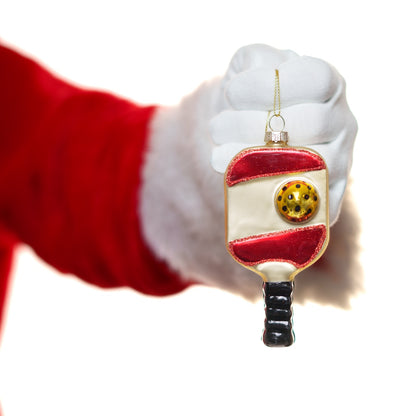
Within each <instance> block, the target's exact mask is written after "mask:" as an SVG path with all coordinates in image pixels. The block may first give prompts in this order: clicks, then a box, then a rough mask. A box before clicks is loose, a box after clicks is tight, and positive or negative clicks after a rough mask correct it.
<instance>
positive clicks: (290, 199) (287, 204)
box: [275, 180, 319, 222]
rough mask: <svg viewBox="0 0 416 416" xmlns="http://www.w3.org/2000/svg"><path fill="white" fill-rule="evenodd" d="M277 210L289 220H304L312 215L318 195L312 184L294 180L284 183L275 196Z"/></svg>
mask: <svg viewBox="0 0 416 416" xmlns="http://www.w3.org/2000/svg"><path fill="white" fill-rule="evenodd" d="M275 204H276V209H277V211H278V212H279V213H280V214H281V215H282V216H283V218H285V219H286V220H288V221H290V222H304V221H307V220H309V219H310V218H312V217H313V216H314V214H315V213H316V210H317V209H318V205H319V196H318V193H317V192H316V190H315V188H314V187H313V185H312V184H310V183H307V182H304V181H300V180H295V181H291V182H288V183H286V184H284V185H283V186H282V187H281V188H280V190H279V191H278V192H277V194H276V196H275Z"/></svg>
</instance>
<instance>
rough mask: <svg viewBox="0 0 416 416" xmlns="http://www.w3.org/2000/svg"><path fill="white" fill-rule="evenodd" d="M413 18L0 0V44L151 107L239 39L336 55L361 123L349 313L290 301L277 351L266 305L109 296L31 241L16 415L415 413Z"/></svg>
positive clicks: (205, 293) (349, 6)
mask: <svg viewBox="0 0 416 416" xmlns="http://www.w3.org/2000/svg"><path fill="white" fill-rule="evenodd" d="M413 15H414V13H413V11H412V9H411V2H407V1H401V0H398V1H396V2H394V3H392V2H387V1H366V2H365V1H362V0H361V1H355V0H350V1H340V2H336V1H323V0H316V1H313V2H312V1H308V0H299V1H296V2H290V1H277V0H275V1H268V0H256V1H253V2H243V1H226V0H221V1H220V0H211V1H210V2H201V1H190V0H189V1H185V0H183V1H167V0H165V1H163V0H159V1H157V0H156V1H148V2H139V1H128V0H118V1H117V2H116V1H105V0H101V1H98V0H71V1H52V0H36V1H33V0H32V1H29V0H26V1H24V0H2V1H1V3H0V38H1V39H2V40H3V41H5V42H8V43H9V44H12V45H15V46H16V47H18V48H19V49H21V50H23V51H26V52H27V53H29V54H30V55H32V56H34V57H36V59H38V60H40V61H41V62H43V63H44V64H45V65H46V66H48V67H49V68H50V69H52V70H53V71H55V72H56V73H58V74H60V75H61V76H63V77H65V78H67V79H69V80H71V82H75V83H78V84H82V85H86V86H91V87H97V88H100V89H105V90H109V91H113V92H115V93H117V94H119V95H123V96H126V97H129V98H131V99H134V100H135V101H138V102H141V103H161V104H172V103H176V102H177V101H179V99H180V98H181V97H182V96H183V95H185V94H187V93H188V92H190V91H192V90H193V89H194V88H195V87H196V86H197V85H198V84H200V82H202V81H203V80H204V79H207V78H211V77H212V76H215V75H218V74H222V73H223V72H224V71H225V70H226V67H227V64H228V62H229V60H230V58H231V56H232V54H233V53H234V52H235V50H236V49H237V48H239V47H240V46H243V45H245V44H250V43H259V42H261V43H267V44H270V45H272V46H275V47H278V48H289V49H293V50H295V51H296V52H298V53H300V54H307V55H312V56H316V57H319V58H322V59H325V60H327V61H329V62H330V63H332V64H333V65H334V66H335V67H337V68H338V70H339V71H340V72H341V74H342V75H343V76H344V77H345V78H346V80H347V94H348V99H349V103H350V106H351V108H352V110H353V112H354V114H355V115H356V117H357V119H358V123H359V128H360V130H359V135H358V139H357V146H356V151H355V164H354V168H353V172H352V176H353V178H354V184H353V191H354V196H355V200H356V203H357V209H358V210H359V213H360V216H361V218H362V228H363V234H362V239H361V244H362V246H363V251H362V256H361V260H362V264H363V267H364V276H365V278H364V282H363V284H364V291H363V292H362V293H361V294H360V295H357V296H356V297H355V298H354V299H352V302H351V305H352V306H351V309H350V310H343V309H337V308H334V307H330V306H323V305H319V304H316V303H312V302H309V303H307V304H305V305H297V304H295V305H294V307H295V331H296V334H297V341H296V343H295V345H294V346H293V347H291V348H287V349H277V350H276V349H268V348H266V347H264V346H263V344H262V342H261V341H260V336H261V331H262V326H263V322H262V320H263V310H262V304H261V303H257V304H251V303H248V302H246V301H244V300H242V299H241V298H239V297H236V296H233V295H230V294H228V293H225V292H221V291H219V290H215V289H208V288H202V287H199V288H193V289H191V290H188V291H186V292H185V293H182V294H180V295H177V296H172V297H167V298H163V299H155V298H151V297H146V296H142V295H140V294H137V293H134V292H133V291H130V290H113V291H103V290H99V289H96V288H94V287H91V286H88V285H85V284H83V283H82V282H80V281H78V280H77V279H74V278H71V277H66V276H61V275H58V274H57V273H56V272H55V271H54V270H52V269H51V268H49V267H48V266H47V265H45V264H44V263H42V262H40V261H39V260H38V259H37V258H36V257H34V255H33V254H32V252H31V251H30V250H29V249H27V248H22V249H21V250H20V252H19V256H18V261H17V264H16V268H15V273H14V281H13V288H12V289H13V290H12V296H11V298H10V304H9V313H8V319H7V324H6V328H5V331H4V336H3V341H2V345H1V349H0V400H1V402H2V406H3V410H4V413H5V416H23V415H29V414H30V415H41V416H57V415H59V416H66V415H68V416H69V415H71V416H74V415H76V416H91V415H101V416H105V415H115V414H116V415H120V416H131V415H146V416H148V415H163V414H182V415H211V414H218V415H236V414H273V415H274V414H276V415H277V414H286V413H287V414H293V415H304V414H308V415H331V416H332V415H351V414H356V415H364V414H377V415H383V414H397V415H414V414H415V413H416V406H415V403H414V398H413V394H414V385H413V384H414V383H413V378H414V372H415V371H416V368H415V359H414V351H415V347H416V342H415V336H414V334H413V328H414V321H413V319H414V318H413V317H414V306H413V305H414V304H415V302H414V298H415V296H416V291H415V289H416V283H415V278H416V274H415V271H414V269H413V268H412V267H411V265H410V262H411V261H412V256H414V254H413V253H414V248H413V247H412V245H413V244H414V243H413V238H412V236H413V234H414V232H415V229H414V219H413V218H414V211H415V208H416V204H415V202H416V201H415V191H414V189H415V187H414V185H413V182H414V176H413V165H414V156H413V150H414V149H413V147H414V146H413V141H414V130H413V127H414V121H413V120H414V117H413V107H414V97H415V92H416V91H415V87H414V85H415V82H414V80H415V75H414V74H415V69H416V68H415V63H414V56H413V54H414V47H413V42H414V39H415V34H416V33H415V32H416V31H415V29H413V27H414V21H413ZM0 93H1V91H0ZM299 278H301V277H299ZM161 328H163V331H161Z"/></svg>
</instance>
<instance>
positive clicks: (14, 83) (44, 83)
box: [0, 45, 188, 299]
mask: <svg viewBox="0 0 416 416" xmlns="http://www.w3.org/2000/svg"><path fill="white" fill-rule="evenodd" d="M153 112H154V107H140V106H138V105H136V104H133V103H131V102H128V101H126V100H123V99H120V98H116V97H114V96H112V95H110V94H106V93H102V92H96V91H87V90H83V89H80V88H76V87H73V86H71V85H69V84H68V83H66V82H63V81H61V80H59V79H57V78H55V77H54V76H52V75H51V74H50V73H48V72H47V71H45V70H44V69H43V68H42V67H40V66H39V65H38V64H36V63H35V62H33V61H31V60H30V59H27V58H25V57H22V56H21V55H19V54H17V53H16V52H14V51H12V50H10V49H7V48H5V47H2V46H1V45H0V229H1V227H4V228H5V229H6V230H7V231H8V232H10V233H12V234H13V235H14V236H15V237H16V239H18V240H19V241H21V242H23V243H26V244H28V245H30V246H31V247H32V248H33V249H34V250H35V251H36V252H37V254H38V255H39V256H40V257H42V258H43V259H44V260H46V261H47V262H48V263H50V264H51V265H53V266H54V267H56V268H57V269H58V270H60V271H61V272H65V273H73V274H75V275H77V276H79V277H80V278H82V279H84V280H85V281H87V282H90V283H93V284H95V285H98V286H101V287H116V286H129V287H132V288H134V289H136V290H138V291H140V292H143V293H146V294H151V295H167V294H172V293H176V292H178V291H180V290H182V289H184V288H185V287H187V285H188V284H186V283H183V282H182V281H181V280H180V278H179V277H178V276H177V275H176V274H175V273H173V272H172V271H170V270H169V269H168V267H167V266H166V265H165V264H163V263H161V262H159V261H157V260H156V259H155V258H154V257H153V255H152V253H150V252H149V250H148V248H147V247H146V245H145V243H144V241H143V238H142V236H141V234H140V228H139V223H138V217H137V207H138V204H139V203H140V201H139V189H140V185H141V182H140V169H141V166H142V163H143V158H144V155H145V150H146V138H147V129H148V124H149V121H150V120H151V117H152V115H153ZM10 253H11V245H10V244H9V245H8V247H7V248H6V249H5V251H2V253H1V256H2V257H1V259H0V262H2V265H1V264H0V269H1V270H2V271H1V274H0V292H1V293H0V299H2V298H3V297H4V288H5V285H6V283H5V282H6V276H7V274H8V267H6V265H7V264H8V262H9V260H10Z"/></svg>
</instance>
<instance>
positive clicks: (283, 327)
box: [263, 282, 295, 347]
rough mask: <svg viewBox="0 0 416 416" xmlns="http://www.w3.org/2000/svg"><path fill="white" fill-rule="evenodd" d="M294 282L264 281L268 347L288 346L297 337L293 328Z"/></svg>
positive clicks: (265, 328)
mask: <svg viewBox="0 0 416 416" xmlns="http://www.w3.org/2000/svg"><path fill="white" fill-rule="evenodd" d="M292 291H293V282H264V283H263V296H264V303H265V308H264V311H265V313H266V319H265V320H264V332H263V342H264V344H265V345H267V346H268V347H288V346H289V345H292V344H293V342H294V339H295V336H294V333H293V330H292Z"/></svg>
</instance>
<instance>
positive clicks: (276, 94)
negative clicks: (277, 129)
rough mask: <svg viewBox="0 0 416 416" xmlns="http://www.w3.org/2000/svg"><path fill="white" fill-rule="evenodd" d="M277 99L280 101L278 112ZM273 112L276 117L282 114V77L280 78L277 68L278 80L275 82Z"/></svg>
mask: <svg viewBox="0 0 416 416" xmlns="http://www.w3.org/2000/svg"><path fill="white" fill-rule="evenodd" d="M276 101H277V103H278V109H279V112H278V113H276ZM273 113H274V115H275V116H276V117H279V116H280V79H279V70H278V69H276V80H275V83H274V100H273Z"/></svg>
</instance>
